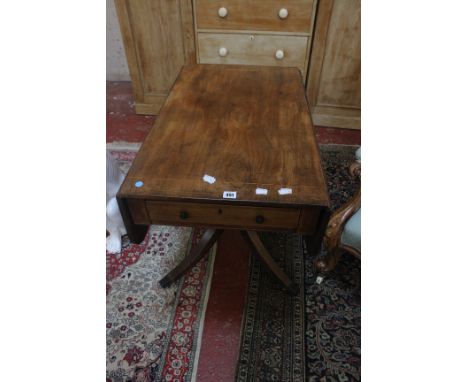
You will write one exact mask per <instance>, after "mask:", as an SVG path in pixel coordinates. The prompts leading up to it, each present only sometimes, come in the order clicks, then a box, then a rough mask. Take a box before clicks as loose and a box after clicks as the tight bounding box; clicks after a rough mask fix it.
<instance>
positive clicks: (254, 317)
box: [236, 145, 360, 382]
mask: <svg viewBox="0 0 468 382" xmlns="http://www.w3.org/2000/svg"><path fill="white" fill-rule="evenodd" d="M319 147H320V151H321V155H322V165H323V169H324V173H325V176H326V180H327V186H328V191H329V195H330V199H331V208H332V210H335V209H336V208H338V207H339V206H340V205H342V204H343V203H344V202H346V201H347V200H348V199H349V198H350V197H351V196H352V195H353V194H354V193H355V192H356V190H357V188H358V186H359V185H358V184H356V183H355V182H354V180H353V179H351V177H350V175H349V174H348V171H347V168H348V165H349V164H350V163H351V162H352V161H353V160H354V152H355V150H356V149H357V146H342V145H320V146H319ZM261 238H262V241H263V243H264V245H265V247H266V248H267V249H268V250H269V252H270V254H271V255H272V257H273V258H274V259H275V261H276V262H277V264H278V265H279V266H280V267H281V268H282V269H283V270H284V271H285V272H286V274H288V275H289V276H290V277H291V278H292V279H294V281H295V282H296V283H298V285H301V286H303V288H301V292H300V295H299V296H297V297H295V298H293V297H290V296H289V295H287V294H286V293H285V292H284V290H282V288H281V287H280V286H279V284H278V282H277V281H276V280H274V279H273V277H272V275H271V274H270V272H269V271H268V270H267V269H265V267H264V266H263V265H262V264H261V263H260V261H258V260H257V258H256V257H252V258H251V268H250V275H249V285H248V289H247V297H246V303H245V310H244V322H243V326H242V335H241V350H240V354H239V362H238V366H237V375H236V381H237V382H250V381H284V382H289V381H292V382H302V381H307V382H333V381H338V382H351V381H358V380H360V261H359V260H357V259H355V258H354V257H352V256H344V257H343V260H342V261H341V262H340V264H339V265H338V266H337V268H336V270H335V271H334V272H331V273H330V274H328V275H327V276H326V277H325V280H324V281H323V282H322V283H321V284H320V285H319V284H316V283H315V280H316V277H317V274H316V273H315V270H314V269H313V266H312V264H313V257H312V256H311V255H310V254H308V252H307V245H306V243H305V241H304V240H303V239H302V238H301V236H300V235H298V234H287V233H262V234H261ZM321 255H323V254H321Z"/></svg>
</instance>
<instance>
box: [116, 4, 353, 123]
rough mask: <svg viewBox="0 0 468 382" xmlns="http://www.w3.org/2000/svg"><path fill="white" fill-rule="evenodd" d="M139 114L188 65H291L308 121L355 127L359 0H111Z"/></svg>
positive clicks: (156, 104)
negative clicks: (296, 74)
mask: <svg viewBox="0 0 468 382" xmlns="http://www.w3.org/2000/svg"><path fill="white" fill-rule="evenodd" d="M115 3H116V8H117V13H118V16H119V22H120V27H121V31H122V36H123V41H124V45H125V51H126V55H127V61H128V64H129V69H130V76H131V79H132V84H133V90H134V94H135V100H136V105H135V107H136V112H137V113H139V114H157V113H158V111H159V109H160V107H161V106H162V104H163V102H164V100H165V98H166V96H167V94H168V93H169V90H170V88H171V86H172V84H173V83H174V81H175V79H176V77H177V75H178V73H179V71H180V69H181V67H182V66H183V65H184V64H191V63H196V62H198V63H211V64H228V65H229V64H241V65H266V66H292V67H297V68H298V69H299V70H300V72H301V74H302V79H303V83H304V86H305V87H306V91H307V96H308V100H309V106H310V110H311V113H312V117H313V120H314V123H315V124H316V125H321V126H332V127H344V128H354V129H356V128H357V129H358V128H360V0H115Z"/></svg>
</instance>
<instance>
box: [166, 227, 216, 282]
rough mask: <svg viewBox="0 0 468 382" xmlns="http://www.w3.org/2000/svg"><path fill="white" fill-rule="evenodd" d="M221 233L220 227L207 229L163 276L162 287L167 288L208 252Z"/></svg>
mask: <svg viewBox="0 0 468 382" xmlns="http://www.w3.org/2000/svg"><path fill="white" fill-rule="evenodd" d="M222 233H223V230H221V229H212V228H210V229H207V230H206V231H205V233H204V234H203V237H202V238H201V239H200V241H199V243H198V244H197V246H196V247H195V248H193V249H192V251H191V252H190V253H189V254H188V255H187V256H186V257H185V259H184V260H182V262H181V263H180V264H179V265H177V267H175V268H174V269H173V270H172V271H170V272H169V273H168V274H167V275H166V276H164V277H163V278H162V279H161V280H160V281H159V284H160V285H161V286H162V287H163V288H167V287H168V286H170V285H171V284H172V283H173V282H174V281H176V280H177V279H178V278H179V277H181V276H182V275H183V274H184V273H185V272H186V271H187V270H188V269H190V268H191V267H193V266H194V265H195V264H196V263H197V262H198V261H200V259H201V258H202V257H203V256H204V255H205V254H206V253H207V252H208V250H209V249H210V248H211V247H212V246H213V244H214V243H216V240H218V237H219V236H220V235H221V234H222Z"/></svg>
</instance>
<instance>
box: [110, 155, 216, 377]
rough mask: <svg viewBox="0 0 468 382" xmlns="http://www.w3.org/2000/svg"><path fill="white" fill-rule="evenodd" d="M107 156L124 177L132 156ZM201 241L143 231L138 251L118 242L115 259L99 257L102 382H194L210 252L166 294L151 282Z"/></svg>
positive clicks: (161, 230) (175, 232)
mask: <svg viewBox="0 0 468 382" xmlns="http://www.w3.org/2000/svg"><path fill="white" fill-rule="evenodd" d="M111 153H112V155H114V157H115V158H116V160H117V162H118V163H119V165H120V166H121V168H122V169H123V170H124V171H127V170H128V168H129V166H130V164H131V162H132V160H133V159H134V157H135V154H136V153H135V151H134V150H130V151H128V150H123V151H120V150H116V149H115V148H114V149H113V150H112V151H111ZM202 234H203V231H202V230H199V229H190V228H183V227H169V226H151V227H150V230H149V231H148V234H147V236H146V238H145V240H144V241H143V242H142V243H141V244H131V243H129V241H128V238H127V237H124V238H123V247H122V253H121V254H119V255H112V254H109V253H107V254H106V258H107V286H106V294H107V299H108V307H107V324H106V326H107V347H108V349H107V353H108V356H107V363H108V370H107V381H112V382H129V381H138V382H140V381H141V382H153V381H162V380H171V381H174V382H176V381H182V380H183V381H194V380H195V378H196V372H197V364H198V358H199V355H200V342H201V338H202V334H203V320H204V316H205V312H206V308H207V305H208V298H209V292H210V286H211V279H212V275H213V265H214V260H215V255H216V245H215V246H213V247H212V248H211V250H210V253H209V255H208V256H205V257H204V258H203V259H202V260H201V261H200V262H199V263H198V264H197V265H196V266H194V267H193V268H192V269H191V270H190V271H189V272H188V273H186V274H185V275H184V277H183V278H181V279H180V280H179V281H178V282H177V283H175V284H173V285H172V286H171V287H170V288H168V289H161V288H160V286H159V284H158V280H159V279H160V278H161V276H162V275H164V274H165V273H166V272H167V271H169V270H170V269H172V268H173V266H174V265H175V264H176V263H177V262H179V261H180V260H181V258H183V257H184V256H185V254H186V253H187V251H189V250H190V249H191V248H192V247H193V246H194V245H196V243H197V242H198V240H199V239H200V238H201V236H202ZM181 248H184V250H183V252H181ZM171 254H172V255H171ZM174 255H177V256H176V257H174ZM127 279H128V281H127ZM109 303H110V304H111V305H109ZM135 304H136V305H135Z"/></svg>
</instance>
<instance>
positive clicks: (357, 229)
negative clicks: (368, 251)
mask: <svg viewBox="0 0 468 382" xmlns="http://www.w3.org/2000/svg"><path fill="white" fill-rule="evenodd" d="M349 171H350V173H351V175H352V176H353V177H356V178H358V179H359V181H360V180H361V148H359V149H358V150H357V151H356V161H355V162H354V163H352V164H351V166H350V168H349ZM323 245H324V249H325V251H326V252H327V253H326V255H325V256H324V257H319V258H317V260H316V261H315V267H316V269H317V271H319V272H329V271H331V270H332V269H333V268H335V266H336V264H337V263H338V261H339V259H340V257H341V255H342V254H343V253H344V252H349V253H351V254H353V255H354V256H356V257H358V258H359V259H360V258H361V188H360V187H359V191H357V192H356V194H355V195H354V196H353V197H352V198H351V199H350V200H349V201H348V202H347V203H346V204H344V205H343V206H342V207H341V208H339V209H338V210H336V211H335V212H334V213H333V214H332V216H331V217H330V221H329V223H328V226H327V229H326V231H325V237H324V239H323Z"/></svg>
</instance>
